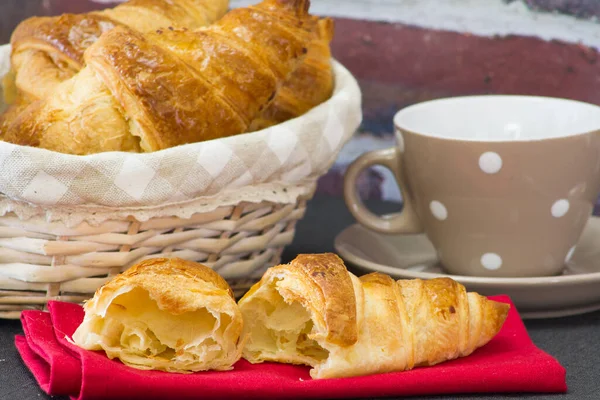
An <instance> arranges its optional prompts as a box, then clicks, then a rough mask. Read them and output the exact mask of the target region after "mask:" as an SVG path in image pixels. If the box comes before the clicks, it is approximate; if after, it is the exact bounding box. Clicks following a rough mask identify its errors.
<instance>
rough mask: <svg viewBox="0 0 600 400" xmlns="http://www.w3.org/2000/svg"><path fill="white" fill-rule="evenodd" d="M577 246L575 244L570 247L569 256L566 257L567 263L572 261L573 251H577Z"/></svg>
mask: <svg viewBox="0 0 600 400" xmlns="http://www.w3.org/2000/svg"><path fill="white" fill-rule="evenodd" d="M575 247H576V246H573V247H571V248H570V249H569V252H568V253H567V257H565V264H566V263H568V262H569V261H571V258H573V253H575Z"/></svg>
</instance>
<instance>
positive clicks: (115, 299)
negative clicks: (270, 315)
mask: <svg viewBox="0 0 600 400" xmlns="http://www.w3.org/2000/svg"><path fill="white" fill-rule="evenodd" d="M84 309H85V317H84V320H83V322H82V323H81V325H80V326H79V327H78V328H77V330H76V331H75V333H74V334H73V342H74V343H75V344H77V345H78V346H80V347H82V348H84V349H87V350H103V351H105V352H106V355H107V356H108V357H109V358H111V359H112V358H118V359H120V360H121V361H122V362H123V363H125V364H127V365H130V366H132V367H135V368H138V369H156V370H163V371H169V372H184V373H185V372H193V371H205V370H228V369H231V368H232V366H233V364H234V363H235V362H236V361H238V360H239V359H240V356H241V349H242V346H243V339H242V337H241V333H242V325H243V320H242V316H241V314H240V311H239V308H238V306H237V304H236V303H235V299H234V298H233V292H232V291H231V288H230V287H229V285H228V284H227V283H226V282H225V281H224V280H223V278H221V277H220V276H219V274H217V273H216V272H214V271H213V270H212V269H210V268H208V267H206V266H204V265H202V264H198V263H194V262H191V261H186V260H182V259H178V258H172V259H166V258H155V259H149V260H146V261H142V262H141V263H138V264H136V265H134V266H133V267H131V268H130V269H128V270H127V271H126V272H124V273H122V274H120V275H118V276H116V277H115V278H113V279H112V280H111V281H109V282H108V283H107V284H105V285H104V286H102V287H101V288H100V289H98V290H97V291H96V293H95V295H94V297H93V298H92V299H91V300H90V301H88V302H87V303H86V304H85V307H84Z"/></svg>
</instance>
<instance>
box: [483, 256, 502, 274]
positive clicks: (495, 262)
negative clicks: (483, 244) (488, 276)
mask: <svg viewBox="0 0 600 400" xmlns="http://www.w3.org/2000/svg"><path fill="white" fill-rule="evenodd" d="M481 265H483V268H485V269H490V270H495V269H498V268H500V267H501V266H502V258H501V257H500V256H499V255H498V254H496V253H485V254H484V255H482V256H481Z"/></svg>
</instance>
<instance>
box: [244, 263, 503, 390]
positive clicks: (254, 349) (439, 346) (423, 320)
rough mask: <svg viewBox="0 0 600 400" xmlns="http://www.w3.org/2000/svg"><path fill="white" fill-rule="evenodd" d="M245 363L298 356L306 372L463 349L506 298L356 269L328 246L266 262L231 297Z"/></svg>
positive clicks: (491, 325) (385, 365)
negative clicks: (235, 298) (258, 275)
mask: <svg viewBox="0 0 600 400" xmlns="http://www.w3.org/2000/svg"><path fill="white" fill-rule="evenodd" d="M238 304H239V306H240V310H241V312H242V315H243V317H244V332H245V333H244V335H248V342H247V344H246V346H245V348H244V351H243V357H244V358H246V359H247V360H248V361H250V362H252V363H259V362H263V361H276V362H284V363H293V364H306V365H310V366H311V367H312V369H311V372H310V374H311V376H312V377H313V378H317V379H318V378H335V377H348V376H358V375H368V374H375V373H383V372H390V371H402V370H409V369H412V368H414V367H419V366H428V365H434V364H437V363H440V362H443V361H446V360H451V359H455V358H457V357H463V356H466V355H469V354H471V353H472V352H473V351H474V350H475V349H477V348H478V347H481V346H483V345H485V344H486V343H487V342H489V341H490V340H491V339H492V338H493V337H494V336H495V335H496V334H497V333H498V332H499V330H500V328H501V327H502V325H503V323H504V320H505V319H506V316H507V313H508V309H509V306H508V305H506V304H503V303H498V302H494V301H491V300H488V299H487V298H485V297H482V296H480V295H478V294H477V293H467V292H466V290H465V288H464V287H463V286H462V285H461V284H459V283H457V282H455V281H453V280H451V279H448V278H439V279H432V280H428V281H423V280H418V279H416V280H405V281H403V280H400V281H394V280H393V279H392V278H390V277H389V276H387V275H383V274H380V273H372V274H368V275H365V276H362V277H360V278H357V277H356V276H354V275H353V274H352V273H350V272H348V271H347V270H346V267H345V266H344V263H343V261H342V260H341V259H340V258H339V257H338V256H336V255H334V254H313V255H299V256H298V257H297V258H296V259H295V260H293V261H292V262H291V263H290V264H288V265H280V266H277V267H273V268H270V269H269V270H268V271H267V272H266V273H265V275H264V276H263V278H262V279H261V280H260V282H258V283H257V284H256V285H255V286H254V287H252V289H250V291H249V292H248V293H247V294H246V295H245V296H244V297H243V298H242V299H241V300H240V301H239V303H238Z"/></svg>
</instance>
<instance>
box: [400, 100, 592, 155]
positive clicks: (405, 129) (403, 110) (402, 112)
mask: <svg viewBox="0 0 600 400" xmlns="http://www.w3.org/2000/svg"><path fill="white" fill-rule="evenodd" d="M477 100H486V101H489V100H514V101H520V100H526V101H532V100H538V101H546V102H554V103H556V102H560V103H565V104H570V105H572V106H577V107H581V108H588V110H592V109H595V110H594V111H595V112H597V113H598V115H599V116H600V106H599V105H596V104H593V103H588V102H585V101H580V100H573V99H568V98H562V97H552V96H533V95H513V94H479V95H465V96H450V97H441V98H437V99H432V100H426V101H422V102H419V103H414V104H411V105H408V106H406V107H404V108H401V109H400V110H398V111H397V112H396V114H394V118H393V122H394V127H395V128H396V130H400V131H403V132H409V133H411V134H414V135H418V136H424V137H428V138H433V139H438V140H448V141H459V142H474V143H515V142H538V141H542V140H555V139H563V138H567V137H575V136H580V135H588V134H592V133H595V132H598V131H600V123H599V124H598V126H597V127H595V128H593V129H585V130H584V129H582V130H580V131H574V132H568V133H565V134H559V135H553V136H548V137H531V138H523V139H521V138H519V139H509V138H486V139H481V138H470V137H455V136H445V135H441V134H436V133H432V132H426V131H425V130H423V129H420V130H417V129H411V128H409V127H406V125H407V123H406V122H405V121H403V118H406V116H407V115H408V114H409V113H411V112H415V111H419V109H422V108H427V107H431V106H437V105H439V104H441V103H455V102H460V101H477Z"/></svg>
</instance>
